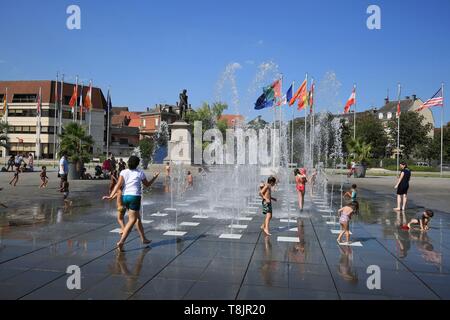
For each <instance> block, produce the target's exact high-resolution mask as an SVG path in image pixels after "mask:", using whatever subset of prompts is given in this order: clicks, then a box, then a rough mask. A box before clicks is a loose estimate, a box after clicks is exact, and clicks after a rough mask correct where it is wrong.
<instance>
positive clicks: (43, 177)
mask: <svg viewBox="0 0 450 320" xmlns="http://www.w3.org/2000/svg"><path fill="white" fill-rule="evenodd" d="M40 177H41V181H42V182H41V185H40V186H39V188H46V187H47V183H48V177H47V167H46V166H42V170H41V173H40Z"/></svg>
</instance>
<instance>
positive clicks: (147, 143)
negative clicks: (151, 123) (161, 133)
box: [133, 139, 155, 169]
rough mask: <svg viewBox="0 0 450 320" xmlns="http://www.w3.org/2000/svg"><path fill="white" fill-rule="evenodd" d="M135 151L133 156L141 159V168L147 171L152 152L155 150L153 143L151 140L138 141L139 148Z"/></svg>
mask: <svg viewBox="0 0 450 320" xmlns="http://www.w3.org/2000/svg"><path fill="white" fill-rule="evenodd" d="M136 149H137V150H135V152H133V154H134V155H136V156H138V157H139V158H141V161H142V167H143V168H144V169H147V167H148V164H149V162H150V161H151V159H152V157H153V151H154V149H155V143H154V141H153V140H151V139H142V140H141V141H139V146H138V148H136Z"/></svg>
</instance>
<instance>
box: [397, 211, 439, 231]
mask: <svg viewBox="0 0 450 320" xmlns="http://www.w3.org/2000/svg"><path fill="white" fill-rule="evenodd" d="M433 215H434V212H433V211H432V210H430V209H427V210H425V211H424V212H422V213H419V214H417V216H416V218H415V219H411V221H410V222H409V223H408V226H405V227H404V229H407V230H408V229H411V225H413V224H414V225H419V227H420V230H421V231H427V230H429V229H430V227H429V224H430V221H431V218H433Z"/></svg>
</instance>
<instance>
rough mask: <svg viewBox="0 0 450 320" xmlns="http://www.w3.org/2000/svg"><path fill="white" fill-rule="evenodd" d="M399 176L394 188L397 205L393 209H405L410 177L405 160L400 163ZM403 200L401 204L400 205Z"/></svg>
mask: <svg viewBox="0 0 450 320" xmlns="http://www.w3.org/2000/svg"><path fill="white" fill-rule="evenodd" d="M400 169H401V170H400V176H399V178H398V180H397V184H396V185H395V186H394V189H397V207H396V208H394V210H395V211H405V209H406V203H407V201H408V189H409V180H410V179H411V170H409V168H408V165H407V164H406V162H404V161H403V162H401V163H400ZM402 200H403V205H402Z"/></svg>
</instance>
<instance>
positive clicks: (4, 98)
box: [3, 92, 8, 114]
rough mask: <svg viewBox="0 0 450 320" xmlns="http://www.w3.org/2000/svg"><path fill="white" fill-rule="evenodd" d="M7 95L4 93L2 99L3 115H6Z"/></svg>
mask: <svg viewBox="0 0 450 320" xmlns="http://www.w3.org/2000/svg"><path fill="white" fill-rule="evenodd" d="M7 99H8V93H7V92H6V93H5V95H4V97H3V114H6V110H7V109H8V102H7Z"/></svg>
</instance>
